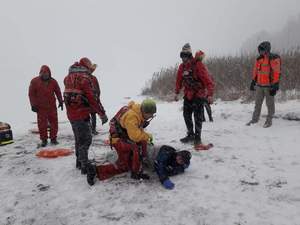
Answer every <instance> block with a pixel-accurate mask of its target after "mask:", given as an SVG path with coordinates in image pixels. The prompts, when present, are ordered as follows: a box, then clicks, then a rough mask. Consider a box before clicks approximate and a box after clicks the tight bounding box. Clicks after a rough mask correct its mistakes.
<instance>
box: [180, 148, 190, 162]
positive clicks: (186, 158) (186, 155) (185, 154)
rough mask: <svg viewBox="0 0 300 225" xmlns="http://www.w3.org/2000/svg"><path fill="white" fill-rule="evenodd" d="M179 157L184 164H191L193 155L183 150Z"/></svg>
mask: <svg viewBox="0 0 300 225" xmlns="http://www.w3.org/2000/svg"><path fill="white" fill-rule="evenodd" d="M177 154H178V155H180V156H181V157H182V159H183V162H184V164H189V163H190V160H191V158H192V154H191V153H190V152H189V151H186V150H183V151H179V152H177Z"/></svg>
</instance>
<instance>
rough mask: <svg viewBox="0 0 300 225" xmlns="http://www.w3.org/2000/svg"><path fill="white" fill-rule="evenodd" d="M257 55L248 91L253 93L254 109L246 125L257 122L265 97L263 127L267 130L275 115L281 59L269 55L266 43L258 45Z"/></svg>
mask: <svg viewBox="0 0 300 225" xmlns="http://www.w3.org/2000/svg"><path fill="white" fill-rule="evenodd" d="M258 53H259V56H258V57H257V59H256V61H255V65H254V68H253V76H252V82H251V85H250V90H251V91H255V108H254V112H253V115H252V119H251V120H250V121H249V122H248V123H247V125H248V126H249V125H251V124H254V123H257V122H258V120H259V117H260V113H261V107H262V103H263V101H264V98H265V97H266V105H267V108H268V115H267V119H266V121H265V124H264V127H265V128H267V127H270V126H272V118H273V116H274V113H275V101H274V96H275V95H276V92H277V91H278V90H279V80H280V75H281V59H280V56H279V55H277V54H273V53H271V43H270V42H268V41H264V42H262V43H260V44H259V46H258Z"/></svg>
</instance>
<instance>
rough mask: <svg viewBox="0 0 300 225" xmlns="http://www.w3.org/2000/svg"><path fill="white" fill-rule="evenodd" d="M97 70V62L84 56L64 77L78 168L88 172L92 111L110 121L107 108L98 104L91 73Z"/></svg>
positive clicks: (65, 96)
mask: <svg viewBox="0 0 300 225" xmlns="http://www.w3.org/2000/svg"><path fill="white" fill-rule="evenodd" d="M93 70H95V64H92V62H91V61H90V60H89V59H88V58H86V57H84V58H82V59H80V61H79V62H75V63H74V64H73V65H72V66H71V67H70V68H69V74H68V75H67V76H66V77H65V79H64V85H65V91H64V101H65V104H66V109H67V116H68V119H69V121H70V123H71V126H72V129H73V133H74V137H75V153H76V168H78V169H80V170H81V173H82V174H86V172H87V171H86V168H87V165H88V164H89V161H88V150H89V147H90V145H91V143H92V133H91V124H90V113H91V111H92V110H93V111H95V112H96V113H97V114H98V115H99V116H100V119H101V120H102V124H104V123H106V122H107V121H108V118H107V116H106V114H105V110H104V108H103V107H102V105H101V104H98V102H97V100H96V98H95V96H94V93H93V86H92V83H91V80H90V75H89V74H90V73H91V72H92V71H93Z"/></svg>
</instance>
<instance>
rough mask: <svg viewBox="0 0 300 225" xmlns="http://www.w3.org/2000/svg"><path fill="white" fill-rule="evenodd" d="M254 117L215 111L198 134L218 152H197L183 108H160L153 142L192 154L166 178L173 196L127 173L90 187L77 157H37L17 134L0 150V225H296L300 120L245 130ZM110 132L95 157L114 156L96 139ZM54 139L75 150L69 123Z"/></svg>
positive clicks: (231, 109) (237, 107)
mask: <svg viewBox="0 0 300 225" xmlns="http://www.w3.org/2000/svg"><path fill="white" fill-rule="evenodd" d="M297 108H299V102H297V101H290V102H288V103H284V104H277V113H278V115H283V114H285V113H286V112H292V111H294V110H295V109H297ZM252 110H253V105H252V104H250V105H245V104H240V103H239V102H228V103H224V102H223V103H222V102H218V103H217V104H215V105H214V106H213V111H214V119H215V122H213V123H209V122H207V123H205V124H204V126H203V127H204V130H203V135H202V138H203V141H204V142H206V143H208V142H213V143H214V146H215V147H214V148H212V149H211V150H209V151H202V152H196V151H194V150H192V147H191V146H189V145H183V144H181V143H179V141H178V139H179V138H180V137H182V136H183V135H184V134H185V125H184V122H183V118H182V111H181V103H180V102H179V103H159V105H158V113H157V117H156V118H155V119H154V120H153V121H152V123H151V125H150V126H149V128H148V131H149V132H152V133H153V135H154V137H155V143H157V144H169V145H172V146H174V147H176V148H178V149H190V150H191V151H192V155H193V157H192V161H191V166H190V168H188V169H187V170H186V173H184V174H182V175H178V176H175V177H172V178H171V179H172V181H173V182H174V183H175V184H176V186H175V189H174V190H171V191H169V190H165V189H164V188H163V187H162V186H161V185H160V183H159V182H158V179H157V178H156V176H155V175H154V174H152V175H151V178H152V179H151V180H150V181H142V182H140V181H135V180H131V179H130V178H129V175H128V174H124V175H120V176H118V177H114V178H112V179H110V180H107V181H104V182H100V181H97V182H96V184H95V185H94V186H93V187H90V186H88V184H87V183H86V177H85V176H82V175H81V174H80V172H79V171H78V170H76V169H75V165H74V161H75V158H74V155H73V156H68V157H63V158H57V159H48V160H47V159H40V158H37V157H36V156H35V153H36V148H35V147H36V143H37V142H38V137H37V136H34V135H32V134H25V133H23V134H18V135H17V137H16V138H15V143H14V144H13V145H8V146H5V147H1V148H0V178H1V181H0V200H1V204H0V215H1V217H0V224H1V225H2V224H5V225H9V224H22V225H29V224H30V225H31V224H34V225H44V224H45V225H60V224H68V225H69V224H70V225H80V224H87V225H94V224H95V225H96V224H122V225H123V224H144V225H148V224H149V225H150V224H151V225H152V224H172V225H177V224H178V225H179V224H189V225H193V224H199V225H238V224H239V225H246V224H247V225H252V224H253V225H258V224H259V225H267V224H268V225H269V224H273V225H299V224H300V176H299V171H300V152H299V146H300V139H299V136H300V135H299V134H300V128H299V127H300V123H299V122H298V121H287V120H283V119H281V118H278V119H274V122H273V126H272V127H271V128H268V129H265V128H262V124H263V122H264V118H262V120H261V121H260V122H259V123H258V124H257V125H254V126H251V127H247V126H245V123H246V122H247V121H248V120H249V119H250V118H251V112H252ZM264 110H265V109H264ZM263 114H265V111H263ZM107 130H108V127H107V125H106V126H104V128H103V129H102V134H101V135H98V136H96V137H95V138H94V141H93V146H92V147H91V151H90V157H91V158H93V157H95V156H96V158H97V159H99V158H103V157H104V155H105V153H106V152H108V151H110V149H109V147H107V146H102V145H101V142H100V141H99V140H104V139H106V138H107ZM59 141H60V143H61V144H60V147H69V148H73V147H74V143H73V138H72V131H71V128H70V125H69V124H68V123H63V124H60V134H59Z"/></svg>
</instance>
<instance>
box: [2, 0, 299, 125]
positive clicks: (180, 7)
mask: <svg viewBox="0 0 300 225" xmlns="http://www.w3.org/2000/svg"><path fill="white" fill-rule="evenodd" d="M299 13H300V3H299V1H297V0H273V1H271V0H267V1H263V2H262V1H258V0H252V1H244V0H228V1H217V0H211V1H202V0H186V1H179V0H176V1H175V0H164V1H158V0H152V1H142V0H127V1H109V2H108V1H99V0H85V1H79V0H72V1H71V0H52V1H38V0H27V1H16V0H10V1H4V0H1V7H0V27H1V35H0V74H1V78H0V96H1V107H0V121H5V122H9V123H13V125H14V126H15V127H17V129H18V128H21V127H22V126H23V125H24V124H27V123H29V122H30V121H34V120H35V114H34V113H32V112H31V111H30V104H29V100H28V86H29V83H30V80H31V79H32V78H33V77H34V76H36V75H38V72H39V69H40V66H41V65H43V64H47V65H49V66H50V68H51V71H52V75H53V77H54V78H55V79H56V80H57V81H58V82H59V84H60V87H61V89H62V91H63V89H64V87H63V79H64V77H65V76H66V74H67V71H68V67H69V66H70V65H71V64H72V63H73V62H75V61H77V60H79V59H80V58H81V57H83V56H86V57H89V58H90V59H91V60H92V61H93V62H94V63H97V64H98V68H97V70H96V71H95V75H96V76H97V77H98V79H99V81H100V86H101V91H102V94H101V99H102V102H103V104H104V106H105V107H106V108H107V109H108V116H109V117H111V116H113V113H114V111H113V110H114V109H115V107H119V106H117V105H116V104H119V103H120V100H121V99H123V98H124V97H127V96H136V95H138V94H139V93H140V91H141V89H142V87H143V86H144V84H145V82H146V81H147V80H148V79H149V78H151V76H152V74H153V72H155V71H158V70H159V69H160V68H161V67H165V66H169V65H174V64H176V63H177V62H180V58H179V52H180V50H181V47H182V45H183V44H184V43H186V42H190V43H191V45H192V49H193V50H194V51H195V50H197V49H202V50H203V51H204V52H206V54H207V56H208V57H209V56H224V55H238V54H240V53H242V52H249V51H251V50H252V49H253V48H254V50H256V46H257V44H258V42H259V41H260V40H265V39H270V40H271V41H274V43H272V44H273V47H274V49H279V50H280V49H284V48H292V47H294V46H295V45H296V44H297V41H299V40H300V38H299V32H300V31H299V24H300V22H299V21H300V17H299ZM295 26H296V27H295ZM291 27H292V28H293V29H292V28H291ZM297 28H298V29H297ZM276 45H277V46H276ZM249 76H250V75H249ZM60 116H64V117H65V112H62V113H60Z"/></svg>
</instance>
